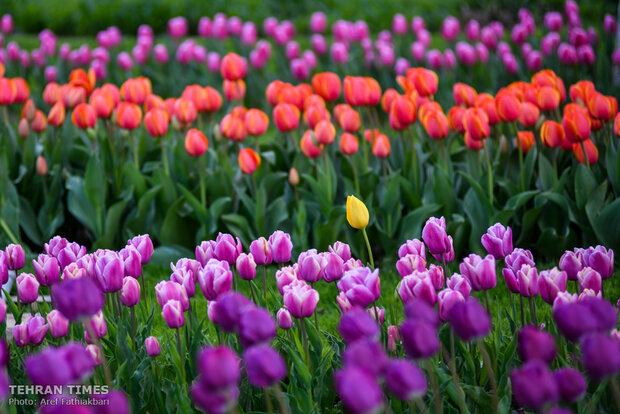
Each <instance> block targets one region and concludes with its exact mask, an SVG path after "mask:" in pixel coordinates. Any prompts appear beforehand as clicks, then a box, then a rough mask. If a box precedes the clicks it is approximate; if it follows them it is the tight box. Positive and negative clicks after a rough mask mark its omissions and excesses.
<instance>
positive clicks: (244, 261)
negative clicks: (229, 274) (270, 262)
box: [236, 253, 256, 280]
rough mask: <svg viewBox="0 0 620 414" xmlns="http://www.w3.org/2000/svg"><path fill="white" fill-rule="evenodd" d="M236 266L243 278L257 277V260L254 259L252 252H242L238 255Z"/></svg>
mask: <svg viewBox="0 0 620 414" xmlns="http://www.w3.org/2000/svg"><path fill="white" fill-rule="evenodd" d="M236 267H237V273H238V274H239V277H240V278H241V279H243V280H253V279H254V278H255V277H256V262H255V261H254V257H253V256H252V253H250V254H245V253H241V254H240V255H239V256H238V257H237V263H236Z"/></svg>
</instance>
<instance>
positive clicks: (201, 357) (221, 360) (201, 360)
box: [196, 346, 241, 389]
mask: <svg viewBox="0 0 620 414" xmlns="http://www.w3.org/2000/svg"><path fill="white" fill-rule="evenodd" d="M196 365H197V367H198V370H199V372H200V374H201V375H200V383H201V384H204V386H206V387H209V388H214V389H219V388H224V387H228V386H231V385H235V384H237V383H238V382H239V379H240V378H241V369H240V362H239V358H238V357H237V355H236V353H235V352H233V351H232V350H231V349H230V348H228V347H226V346H220V347H208V348H203V349H202V351H201V352H200V354H198V358H197V363H196Z"/></svg>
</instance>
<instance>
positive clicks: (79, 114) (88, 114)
mask: <svg viewBox="0 0 620 414" xmlns="http://www.w3.org/2000/svg"><path fill="white" fill-rule="evenodd" d="M71 121H72V122H73V124H74V125H75V126H77V127H78V128H80V129H88V128H92V127H94V126H95V123H97V114H96V113H95V110H94V109H93V107H92V106H90V105H89V104H86V103H81V104H79V105H77V106H76V107H75V108H74V109H73V114H72V115H71Z"/></svg>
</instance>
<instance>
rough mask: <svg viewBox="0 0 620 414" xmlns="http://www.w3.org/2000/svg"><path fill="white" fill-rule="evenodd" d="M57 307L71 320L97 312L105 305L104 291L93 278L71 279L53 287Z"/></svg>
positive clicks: (53, 296)
mask: <svg viewBox="0 0 620 414" xmlns="http://www.w3.org/2000/svg"><path fill="white" fill-rule="evenodd" d="M52 298H53V300H54V303H55V304H56V309H58V310H59V311H60V313H61V314H62V315H63V316H64V317H65V318H67V319H69V320H70V321H76V320H78V319H80V318H82V317H85V316H91V315H94V314H95V313H97V312H98V311H99V310H100V309H101V308H102V307H103V301H104V298H103V293H102V292H101V290H100V289H99V286H97V284H96V283H95V282H94V281H93V280H92V279H91V278H79V279H70V280H66V281H64V282H62V283H57V284H55V285H53V287H52Z"/></svg>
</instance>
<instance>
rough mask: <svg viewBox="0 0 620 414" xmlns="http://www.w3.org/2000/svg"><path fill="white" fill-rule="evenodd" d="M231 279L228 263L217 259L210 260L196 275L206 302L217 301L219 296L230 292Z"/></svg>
mask: <svg viewBox="0 0 620 414" xmlns="http://www.w3.org/2000/svg"><path fill="white" fill-rule="evenodd" d="M231 258H232V256H231ZM232 278H233V275H232V272H231V271H230V267H229V265H228V262H226V261H220V260H217V259H210V260H209V261H208V262H207V264H206V266H205V267H204V268H203V269H202V270H201V271H200V272H199V273H198V282H199V283H200V289H201V290H202V293H203V295H204V296H205V298H207V300H217V298H218V297H219V296H220V295H222V294H224V293H226V292H230V290H231V289H232Z"/></svg>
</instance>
